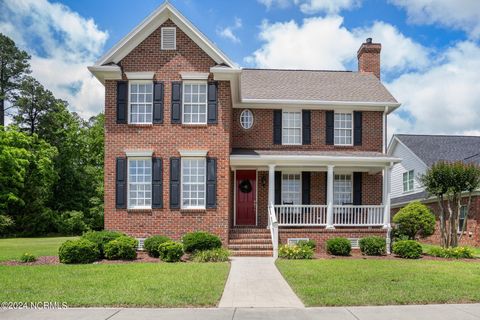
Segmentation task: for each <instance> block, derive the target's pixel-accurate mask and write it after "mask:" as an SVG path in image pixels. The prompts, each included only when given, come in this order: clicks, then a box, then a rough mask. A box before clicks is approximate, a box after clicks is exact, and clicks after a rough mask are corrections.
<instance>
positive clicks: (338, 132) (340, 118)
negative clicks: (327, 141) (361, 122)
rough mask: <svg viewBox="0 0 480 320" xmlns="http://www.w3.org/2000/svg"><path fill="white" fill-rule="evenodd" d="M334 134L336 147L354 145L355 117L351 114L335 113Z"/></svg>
mask: <svg viewBox="0 0 480 320" xmlns="http://www.w3.org/2000/svg"><path fill="white" fill-rule="evenodd" d="M334 133H335V134H334V143H335V145H338V146H351V145H353V115H352V114H351V113H335V118H334Z"/></svg>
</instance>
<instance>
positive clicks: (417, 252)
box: [392, 240, 422, 259]
mask: <svg viewBox="0 0 480 320" xmlns="http://www.w3.org/2000/svg"><path fill="white" fill-rule="evenodd" d="M392 249H393V250H392V251H393V253H394V254H396V255H398V256H399V257H400V258H405V259H418V258H420V257H421V255H422V246H421V245H420V243H418V242H417V241H415V240H401V241H396V242H395V243H394V244H393V247H392Z"/></svg>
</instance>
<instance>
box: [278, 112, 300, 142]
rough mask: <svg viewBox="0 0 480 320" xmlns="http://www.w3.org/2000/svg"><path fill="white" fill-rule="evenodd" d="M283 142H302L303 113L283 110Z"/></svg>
mask: <svg viewBox="0 0 480 320" xmlns="http://www.w3.org/2000/svg"><path fill="white" fill-rule="evenodd" d="M282 144H286V145H292V144H293V145H297V144H302V113H301V112H297V111H283V112H282Z"/></svg>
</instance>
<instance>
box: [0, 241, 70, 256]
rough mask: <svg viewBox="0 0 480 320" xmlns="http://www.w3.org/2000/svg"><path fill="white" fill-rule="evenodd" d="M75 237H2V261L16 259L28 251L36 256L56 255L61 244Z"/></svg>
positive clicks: (0, 254) (0, 249)
mask: <svg viewBox="0 0 480 320" xmlns="http://www.w3.org/2000/svg"><path fill="white" fill-rule="evenodd" d="M74 238H75V237H47V238H11V239H0V261H6V260H16V259H18V258H19V257H20V256H21V255H22V254H24V253H26V252H28V253H31V254H34V255H36V256H56V255H58V248H59V247H60V245H61V244H62V243H63V242H65V241H67V240H71V239H74Z"/></svg>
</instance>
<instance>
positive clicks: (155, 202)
mask: <svg viewBox="0 0 480 320" xmlns="http://www.w3.org/2000/svg"><path fill="white" fill-rule="evenodd" d="M152 208H163V163H162V159H161V158H152Z"/></svg>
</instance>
